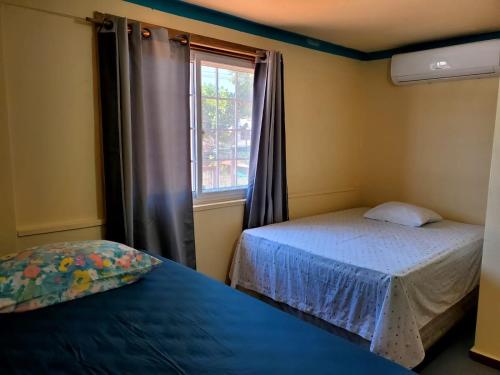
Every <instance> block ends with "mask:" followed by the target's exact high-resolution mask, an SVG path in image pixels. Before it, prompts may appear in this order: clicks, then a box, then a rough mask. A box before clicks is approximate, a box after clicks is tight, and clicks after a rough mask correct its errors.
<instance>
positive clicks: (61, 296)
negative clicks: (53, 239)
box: [0, 241, 161, 313]
mask: <svg viewBox="0 0 500 375" xmlns="http://www.w3.org/2000/svg"><path fill="white" fill-rule="evenodd" d="M160 263H161V261H160V260H159V259H156V258H154V257H152V256H150V255H148V254H145V253H143V252H141V251H138V250H135V249H132V248H131V247H128V246H125V245H122V244H119V243H116V242H110V241H80V242H62V243H55V244H49V245H44V246H37V247H33V248H30V249H26V250H23V251H21V252H18V253H13V254H8V255H4V256H0V313H7V312H20V311H28V310H34V309H38V308H41V307H45V306H49V305H53V304H55V303H60V302H64V301H69V300H72V299H75V298H80V297H84V296H87V295H90V294H94V293H99V292H104V291H106V290H109V289H114V288H118V287H121V286H123V285H126V284H130V283H133V282H134V281H137V280H138V279H139V278H140V277H141V276H143V275H144V274H146V273H148V272H149V271H151V270H152V269H153V268H154V267H155V266H157V265H159V264H160Z"/></svg>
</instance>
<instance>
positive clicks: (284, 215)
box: [243, 51, 288, 229]
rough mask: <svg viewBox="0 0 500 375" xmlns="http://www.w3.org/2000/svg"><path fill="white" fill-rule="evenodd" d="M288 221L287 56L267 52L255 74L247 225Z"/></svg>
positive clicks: (256, 67) (258, 225) (244, 223)
mask: <svg viewBox="0 0 500 375" xmlns="http://www.w3.org/2000/svg"><path fill="white" fill-rule="evenodd" d="M285 220H288V191H287V179H286V142H285V107H284V95H283V57H282V55H281V53H279V52H277V51H267V52H266V56H265V58H262V59H257V61H256V64H255V75H254V94H253V110H252V144H251V150H250V170H249V179H248V190H247V197H246V204H245V216H244V220H243V227H244V229H246V228H254V227H260V226H263V225H268V224H273V223H279V222H282V221H285Z"/></svg>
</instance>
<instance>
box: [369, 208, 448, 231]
mask: <svg viewBox="0 0 500 375" xmlns="http://www.w3.org/2000/svg"><path fill="white" fill-rule="evenodd" d="M364 217H365V218H367V219H374V220H381V221H389V222H391V223H396V224H401V225H406V226H409V227H420V226H422V225H424V224H427V223H435V222H437V221H441V220H443V218H442V217H441V216H440V215H439V214H437V213H436V212H434V211H432V210H429V209H427V208H423V207H418V206H414V205H412V204H408V203H402V202H386V203H382V204H380V205H378V206H376V207H374V208H372V209H371V210H369V211H367V212H365V214H364Z"/></svg>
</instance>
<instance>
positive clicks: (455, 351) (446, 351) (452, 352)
mask: <svg viewBox="0 0 500 375" xmlns="http://www.w3.org/2000/svg"><path fill="white" fill-rule="evenodd" d="M475 321H476V320H475V316H470V317H468V318H466V319H465V320H464V321H463V322H462V323H460V324H459V325H457V326H456V327H455V328H454V329H453V330H452V331H451V332H449V333H448V334H447V335H446V336H445V337H444V338H443V339H442V340H441V341H440V342H438V343H437V344H436V345H435V346H434V347H433V348H431V350H430V351H429V352H428V353H427V355H426V359H425V361H424V362H423V363H422V364H421V365H419V366H418V367H417V368H416V369H415V371H416V372H417V373H419V374H421V375H499V374H500V370H496V369H494V368H491V367H488V366H485V365H483V364H481V363H479V362H476V361H473V360H472V359H470V357H469V349H470V348H472V346H473V345H474V330H475Z"/></svg>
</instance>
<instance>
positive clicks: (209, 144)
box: [190, 51, 254, 201]
mask: <svg viewBox="0 0 500 375" xmlns="http://www.w3.org/2000/svg"><path fill="white" fill-rule="evenodd" d="M253 74H254V67H253V63H252V62H250V61H247V60H243V59H238V58H233V57H226V56H222V55H215V54H210V53H204V52H196V51H193V52H192V55H191V93H190V98H191V171H192V181H193V196H194V198H195V199H196V200H198V201H206V200H225V199H237V198H243V197H244V195H245V191H246V188H247V185H248V169H249V158H250V141H251V126H252V96H253Z"/></svg>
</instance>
